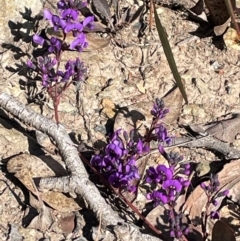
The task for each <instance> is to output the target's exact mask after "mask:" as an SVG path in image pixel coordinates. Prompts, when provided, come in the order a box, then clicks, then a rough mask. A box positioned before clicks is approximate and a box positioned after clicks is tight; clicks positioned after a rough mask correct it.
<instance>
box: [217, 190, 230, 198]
mask: <svg viewBox="0 0 240 241" xmlns="http://www.w3.org/2000/svg"><path fill="white" fill-rule="evenodd" d="M228 194H229V190H225V191H222V192H219V193H218V195H217V196H218V197H224V196H227V195H228Z"/></svg>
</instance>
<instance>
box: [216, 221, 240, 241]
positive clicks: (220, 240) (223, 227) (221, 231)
mask: <svg viewBox="0 0 240 241" xmlns="http://www.w3.org/2000/svg"><path fill="white" fill-rule="evenodd" d="M212 241H236V238H235V235H234V232H233V230H232V229H231V228H230V227H229V226H228V225H227V224H226V223H224V222H223V221H221V220H218V221H217V222H216V223H215V224H214V226H213V231H212Z"/></svg>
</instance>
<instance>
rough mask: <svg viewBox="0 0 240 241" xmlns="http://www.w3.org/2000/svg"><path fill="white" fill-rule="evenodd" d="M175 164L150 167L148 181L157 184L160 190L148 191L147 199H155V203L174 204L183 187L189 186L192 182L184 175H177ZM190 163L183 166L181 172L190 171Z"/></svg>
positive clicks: (147, 173) (147, 172)
mask: <svg viewBox="0 0 240 241" xmlns="http://www.w3.org/2000/svg"><path fill="white" fill-rule="evenodd" d="M174 172H175V166H170V167H167V166H165V165H158V166H157V167H156V168H154V167H149V168H148V169H147V171H146V179H145V181H146V183H153V184H156V185H157V186H158V187H160V188H158V190H154V191H152V192H151V193H148V195H147V199H150V200H153V201H154V203H155V205H156V206H157V205H159V204H160V205H165V204H171V205H173V206H174V203H175V201H176V199H177V198H178V196H179V194H180V193H181V192H182V191H183V188H185V187H188V186H189V184H190V182H189V181H188V179H185V178H183V177H182V176H179V175H175V174H174ZM189 172H190V165H185V166H184V167H183V168H181V173H189Z"/></svg>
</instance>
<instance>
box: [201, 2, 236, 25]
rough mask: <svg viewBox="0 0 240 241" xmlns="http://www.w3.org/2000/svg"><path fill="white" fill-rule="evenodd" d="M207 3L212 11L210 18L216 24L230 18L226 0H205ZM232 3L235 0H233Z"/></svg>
mask: <svg viewBox="0 0 240 241" xmlns="http://www.w3.org/2000/svg"><path fill="white" fill-rule="evenodd" d="M204 1H205V4H206V6H207V8H208V10H209V12H210V18H211V21H212V22H213V25H214V26H218V25H222V24H224V23H225V22H226V21H227V20H228V19H229V18H230V15H229V13H228V10H227V7H226V4H225V1H224V0H204ZM231 2H232V3H234V2H235V0H231Z"/></svg>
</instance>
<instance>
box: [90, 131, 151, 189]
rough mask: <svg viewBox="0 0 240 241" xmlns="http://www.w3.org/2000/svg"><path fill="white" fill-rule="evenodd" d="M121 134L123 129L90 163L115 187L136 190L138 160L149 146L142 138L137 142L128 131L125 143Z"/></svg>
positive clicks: (125, 134)
mask: <svg viewBox="0 0 240 241" xmlns="http://www.w3.org/2000/svg"><path fill="white" fill-rule="evenodd" d="M120 134H121V130H117V131H115V132H114V133H113V135H112V136H111V137H110V142H109V144H108V145H107V146H106V147H105V151H104V154H101V155H95V156H93V157H92V159H91V161H90V163H91V165H92V166H94V167H97V169H98V171H99V172H100V173H102V174H103V175H104V177H105V178H106V179H107V180H108V182H109V183H110V184H111V185H112V186H113V187H115V188H119V190H127V191H129V192H135V191H136V186H134V185H133V181H134V180H137V179H139V178H140V176H139V173H138V168H137V166H136V160H137V158H138V157H139V155H141V154H143V153H146V152H148V151H149V146H148V145H146V144H144V143H143V142H142V141H141V140H140V139H139V140H138V141H137V142H135V141H134V140H133V135H132V134H131V133H130V137H129V136H128V134H127V133H126V132H124V134H123V136H124V139H125V142H126V144H124V142H123V140H122V138H121V137H120Z"/></svg>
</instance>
